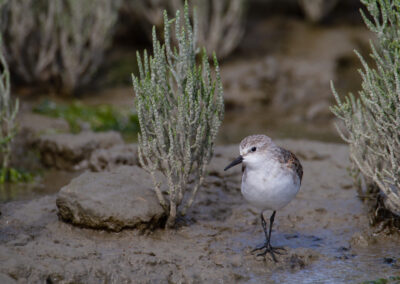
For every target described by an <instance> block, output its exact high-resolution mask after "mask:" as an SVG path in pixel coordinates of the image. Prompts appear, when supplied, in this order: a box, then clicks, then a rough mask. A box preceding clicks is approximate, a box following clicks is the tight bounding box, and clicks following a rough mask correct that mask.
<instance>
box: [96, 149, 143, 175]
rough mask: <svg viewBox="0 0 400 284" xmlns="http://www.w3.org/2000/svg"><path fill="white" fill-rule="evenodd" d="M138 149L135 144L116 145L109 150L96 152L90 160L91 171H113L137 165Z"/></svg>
mask: <svg viewBox="0 0 400 284" xmlns="http://www.w3.org/2000/svg"><path fill="white" fill-rule="evenodd" d="M138 162H139V160H138V148H137V145H135V144H130V145H125V144H122V145H115V146H113V147H111V148H109V149H98V150H95V151H94V152H93V153H92V155H91V157H90V160H89V169H91V170H92V171H95V172H100V171H104V170H111V169H114V168H116V167H119V166H122V165H129V166H133V165H137V164H138Z"/></svg>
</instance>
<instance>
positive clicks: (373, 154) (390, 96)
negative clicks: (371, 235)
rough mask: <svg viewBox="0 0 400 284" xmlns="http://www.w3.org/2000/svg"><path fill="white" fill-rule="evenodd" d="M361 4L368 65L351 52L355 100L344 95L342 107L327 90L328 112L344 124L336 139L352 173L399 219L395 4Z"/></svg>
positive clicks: (399, 40)
mask: <svg viewBox="0 0 400 284" xmlns="http://www.w3.org/2000/svg"><path fill="white" fill-rule="evenodd" d="M362 3H363V4H364V5H365V6H366V7H367V9H368V12H369V13H370V15H368V16H366V15H365V14H364V13H362V16H363V18H364V21H365V24H366V25H367V27H368V28H369V29H370V30H371V31H373V32H374V33H375V34H376V36H377V38H378V41H377V43H376V44H373V43H372V42H371V50H372V54H371V57H372V58H373V60H374V65H373V66H371V65H368V64H367V62H366V61H365V59H364V58H363V56H361V55H360V54H359V53H358V52H357V55H358V56H359V58H360V60H361V62H362V64H363V69H362V70H360V74H361V77H362V80H363V81H362V90H361V91H360V92H359V98H355V96H354V95H353V94H352V93H350V94H349V95H348V96H347V97H346V98H345V99H344V101H342V100H341V99H340V98H339V96H338V94H337V92H336V91H335V89H334V87H333V84H332V90H333V94H334V96H335V99H336V102H337V105H335V106H334V107H333V108H332V111H333V112H334V114H335V115H336V116H337V117H338V118H340V119H341V120H342V121H343V122H344V125H345V129H346V131H345V133H343V132H342V131H340V134H341V136H342V138H343V139H344V140H345V141H346V142H347V143H349V146H350V157H351V160H352V161H353V162H354V164H355V165H356V168H357V169H358V170H359V171H360V173H361V175H362V176H363V177H365V178H366V180H367V182H370V183H371V182H372V183H374V184H376V185H377V186H378V188H379V196H380V198H381V200H383V202H384V205H385V207H386V208H387V209H389V210H390V211H391V212H392V213H394V214H395V215H397V217H399V216H400V192H399V190H400V36H399V30H400V2H399V1H395V0H362ZM364 187H366V186H364ZM378 208H380V207H378ZM377 211H378V210H376V212H375V213H377Z"/></svg>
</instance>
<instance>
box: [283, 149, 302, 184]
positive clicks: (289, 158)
mask: <svg viewBox="0 0 400 284" xmlns="http://www.w3.org/2000/svg"><path fill="white" fill-rule="evenodd" d="M279 150H280V152H281V155H280V156H281V157H280V162H281V163H284V164H286V165H287V167H288V168H290V169H292V170H293V171H294V172H295V173H297V175H298V176H299V178H300V183H301V180H302V178H303V167H302V165H301V163H300V161H299V159H297V157H296V155H295V154H293V153H292V152H290V151H289V150H286V149H283V148H281V147H279Z"/></svg>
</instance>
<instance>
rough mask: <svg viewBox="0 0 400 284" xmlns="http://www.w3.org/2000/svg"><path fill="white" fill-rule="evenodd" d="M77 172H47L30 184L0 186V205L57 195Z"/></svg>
mask: <svg viewBox="0 0 400 284" xmlns="http://www.w3.org/2000/svg"><path fill="white" fill-rule="evenodd" d="M79 174H80V173H79V172H74V173H71V172H64V171H57V170H47V171H45V172H44V174H43V176H39V177H36V178H35V180H34V181H32V182H30V183H12V184H10V183H8V184H3V185H0V204H1V203H6V202H10V201H27V200H31V199H35V198H38V197H41V196H45V195H50V194H54V193H57V192H58V191H59V190H60V189H61V187H63V186H64V185H66V184H68V183H69V182H70V180H71V179H72V178H74V177H76V176H78V175H79Z"/></svg>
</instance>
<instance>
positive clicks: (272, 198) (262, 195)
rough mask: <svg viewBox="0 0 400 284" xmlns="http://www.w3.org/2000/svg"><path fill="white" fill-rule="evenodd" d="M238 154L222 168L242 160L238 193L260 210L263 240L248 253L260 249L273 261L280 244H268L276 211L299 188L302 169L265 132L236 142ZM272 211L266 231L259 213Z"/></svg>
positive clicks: (288, 152)
mask: <svg viewBox="0 0 400 284" xmlns="http://www.w3.org/2000/svg"><path fill="white" fill-rule="evenodd" d="M239 149H240V156H239V157H238V158H237V159H235V160H234V161H233V162H232V163H230V164H229V165H228V166H227V167H226V168H225V169H224V170H225V171H226V170H228V169H229V168H231V167H233V166H235V165H237V164H240V163H243V166H242V172H243V176H242V189H241V191H242V194H243V196H244V198H245V199H246V200H247V201H248V202H249V203H250V204H252V205H253V206H255V207H257V208H258V209H260V210H261V225H262V228H263V230H264V234H265V243H264V244H263V245H262V246H260V247H257V248H255V249H254V250H253V251H252V252H255V251H258V250H263V249H264V251H263V252H261V253H259V254H258V255H260V256H264V257H265V255H266V254H267V253H269V254H271V256H272V259H273V260H274V261H275V262H277V260H276V257H275V253H276V254H281V253H280V252H279V250H284V248H283V247H272V246H271V232H272V225H273V223H274V218H275V213H276V211H277V210H279V209H281V208H283V207H285V206H286V205H287V204H288V203H289V202H290V201H291V200H292V199H293V198H294V197H295V196H296V194H297V192H298V191H299V189H300V184H301V179H302V177H303V168H302V166H301V164H300V161H299V160H298V159H297V157H296V156H295V155H294V154H293V153H292V152H290V151H288V150H285V149H283V148H281V147H279V146H277V145H276V144H275V143H274V142H272V140H271V138H269V137H268V136H266V135H251V136H248V137H246V138H244V139H243V140H242V142H241V143H240V148H239ZM265 210H272V211H273V212H272V215H271V217H270V223H269V230H267V222H266V221H265V219H264V215H263V212H264V211H265Z"/></svg>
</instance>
